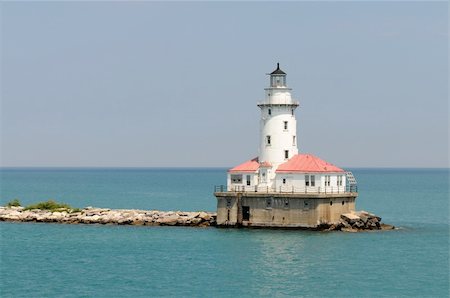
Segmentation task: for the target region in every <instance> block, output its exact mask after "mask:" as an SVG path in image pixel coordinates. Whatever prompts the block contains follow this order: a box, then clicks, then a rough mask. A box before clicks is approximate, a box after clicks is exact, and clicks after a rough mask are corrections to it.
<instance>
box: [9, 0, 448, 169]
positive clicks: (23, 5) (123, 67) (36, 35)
mask: <svg viewBox="0 0 450 298" xmlns="http://www.w3.org/2000/svg"><path fill="white" fill-rule="evenodd" d="M0 5H1V26H2V28H1V30H2V31H1V137H2V138H1V165H2V166H101V167H103V166H130V167H136V166H137V167H140V166H143V167H152V166H180V167H184V166H200V167H202V166H226V167H228V166H233V165H235V164H237V163H240V162H242V161H245V160H247V159H249V158H252V157H254V156H257V155H258V142H259V140H258V138H259V137H258V131H259V128H258V127H259V110H258V108H257V106H256V102H257V101H259V100H261V99H262V98H263V96H264V91H263V88H264V87H266V86H267V84H268V79H267V77H266V75H265V74H266V73H267V72H270V71H272V70H273V69H274V67H275V65H276V62H280V63H281V66H282V69H283V70H284V71H286V72H287V74H288V84H289V86H290V87H292V88H293V95H294V97H295V98H296V99H298V100H299V101H300V104H301V107H300V108H299V109H298V110H297V114H296V115H297V120H298V128H297V129H298V139H299V148H300V151H302V152H305V153H313V154H315V155H317V156H319V157H321V158H324V159H326V160H328V161H330V162H332V163H334V164H336V165H339V166H343V167H355V166H356V167H446V166H448V151H449V147H448V146H449V145H448V140H449V129H448V126H449V122H448V118H449V107H448V37H449V34H448V4H447V2H434V3H430V2H395V3H388V2H315V3H313V2H283V3H278V2H259V3H252V2H243V3H239V2H231V3H224V2H220V3H212V2H209V3H208V2H196V3H180V2H178V3H175V2H170V3H161V2H120V3H114V2H68V3H67V2H66V3H58V2H41V3H39V2H38V3H33V2H16V3H14V2H2V3H1V4H0Z"/></svg>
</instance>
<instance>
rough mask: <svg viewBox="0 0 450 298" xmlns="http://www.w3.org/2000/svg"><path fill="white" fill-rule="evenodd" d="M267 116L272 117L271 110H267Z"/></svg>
mask: <svg viewBox="0 0 450 298" xmlns="http://www.w3.org/2000/svg"><path fill="white" fill-rule="evenodd" d="M269 95H270V94H269ZM267 114H269V116H270V115H272V110H271V109H269V110H267Z"/></svg>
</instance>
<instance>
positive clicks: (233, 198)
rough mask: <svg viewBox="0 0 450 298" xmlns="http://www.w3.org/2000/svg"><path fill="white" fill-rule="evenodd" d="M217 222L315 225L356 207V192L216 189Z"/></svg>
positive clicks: (333, 220) (230, 224)
mask: <svg viewBox="0 0 450 298" xmlns="http://www.w3.org/2000/svg"><path fill="white" fill-rule="evenodd" d="M214 195H215V196H216V198H217V226H219V227H239V226H242V227H261V228H306V229H317V228H319V227H320V226H321V225H323V224H334V223H338V222H339V219H340V216H341V214H343V213H349V212H351V211H354V210H355V200H356V197H357V193H350V192H347V193H342V194H323V193H321V194H292V193H251V192H216V193H214Z"/></svg>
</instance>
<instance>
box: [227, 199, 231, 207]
mask: <svg viewBox="0 0 450 298" xmlns="http://www.w3.org/2000/svg"><path fill="white" fill-rule="evenodd" d="M227 208H231V199H227Z"/></svg>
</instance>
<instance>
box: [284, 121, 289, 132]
mask: <svg viewBox="0 0 450 298" xmlns="http://www.w3.org/2000/svg"><path fill="white" fill-rule="evenodd" d="M283 125H284V126H283V127H284V130H287V129H288V122H287V121H284V124H283Z"/></svg>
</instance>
